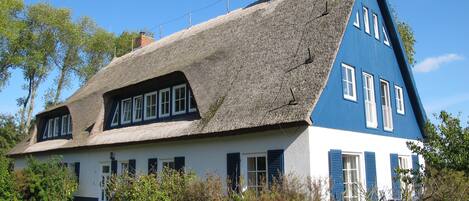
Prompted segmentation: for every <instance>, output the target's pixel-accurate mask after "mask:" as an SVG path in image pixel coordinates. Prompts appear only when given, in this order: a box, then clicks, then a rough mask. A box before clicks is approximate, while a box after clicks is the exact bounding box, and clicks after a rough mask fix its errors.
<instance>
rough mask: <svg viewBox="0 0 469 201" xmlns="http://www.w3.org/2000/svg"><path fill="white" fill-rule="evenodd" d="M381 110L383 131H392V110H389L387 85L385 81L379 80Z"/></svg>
mask: <svg viewBox="0 0 469 201" xmlns="http://www.w3.org/2000/svg"><path fill="white" fill-rule="evenodd" d="M380 88H381V108H382V110H383V124H384V130H386V131H392V130H393V122H392V113H391V111H392V109H391V96H390V93H389V83H388V82H387V81H384V80H381V87H380Z"/></svg>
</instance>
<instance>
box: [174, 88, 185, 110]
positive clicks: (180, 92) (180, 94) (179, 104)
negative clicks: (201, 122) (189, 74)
mask: <svg viewBox="0 0 469 201" xmlns="http://www.w3.org/2000/svg"><path fill="white" fill-rule="evenodd" d="M184 113H186V85H185V84H182V85H178V86H175V87H174V88H173V114H174V115H178V114H184Z"/></svg>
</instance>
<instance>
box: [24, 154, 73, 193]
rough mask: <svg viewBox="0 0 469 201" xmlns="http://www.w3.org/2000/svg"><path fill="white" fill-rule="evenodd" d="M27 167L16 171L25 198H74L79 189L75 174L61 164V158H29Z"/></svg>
mask: <svg viewBox="0 0 469 201" xmlns="http://www.w3.org/2000/svg"><path fill="white" fill-rule="evenodd" d="M27 160H28V165H27V167H26V168H25V169H23V170H21V171H18V172H16V183H17V188H18V192H19V193H20V194H21V198H22V199H23V200H31V201H39V200H41V201H55V200H57V201H59V200H60V201H62V200H72V199H73V193H74V192H75V191H76V190H77V187H78V185H77V182H76V178H75V176H74V175H73V174H72V173H71V172H70V171H69V169H68V168H67V167H65V166H63V165H62V164H61V162H60V161H61V160H60V159H59V158H53V159H50V160H48V161H46V162H40V161H38V160H36V159H33V158H28V159H27Z"/></svg>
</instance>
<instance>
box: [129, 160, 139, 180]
mask: <svg viewBox="0 0 469 201" xmlns="http://www.w3.org/2000/svg"><path fill="white" fill-rule="evenodd" d="M136 165H137V161H136V160H135V159H131V160H129V175H130V176H131V177H135V166H136Z"/></svg>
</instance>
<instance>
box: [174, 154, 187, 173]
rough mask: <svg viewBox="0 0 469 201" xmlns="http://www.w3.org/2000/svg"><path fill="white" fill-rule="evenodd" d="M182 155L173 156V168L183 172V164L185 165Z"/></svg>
mask: <svg viewBox="0 0 469 201" xmlns="http://www.w3.org/2000/svg"><path fill="white" fill-rule="evenodd" d="M185 160H186V159H185V158H184V157H175V158H174V169H176V170H177V171H180V172H184V166H186V164H185V163H186V162H185Z"/></svg>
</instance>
